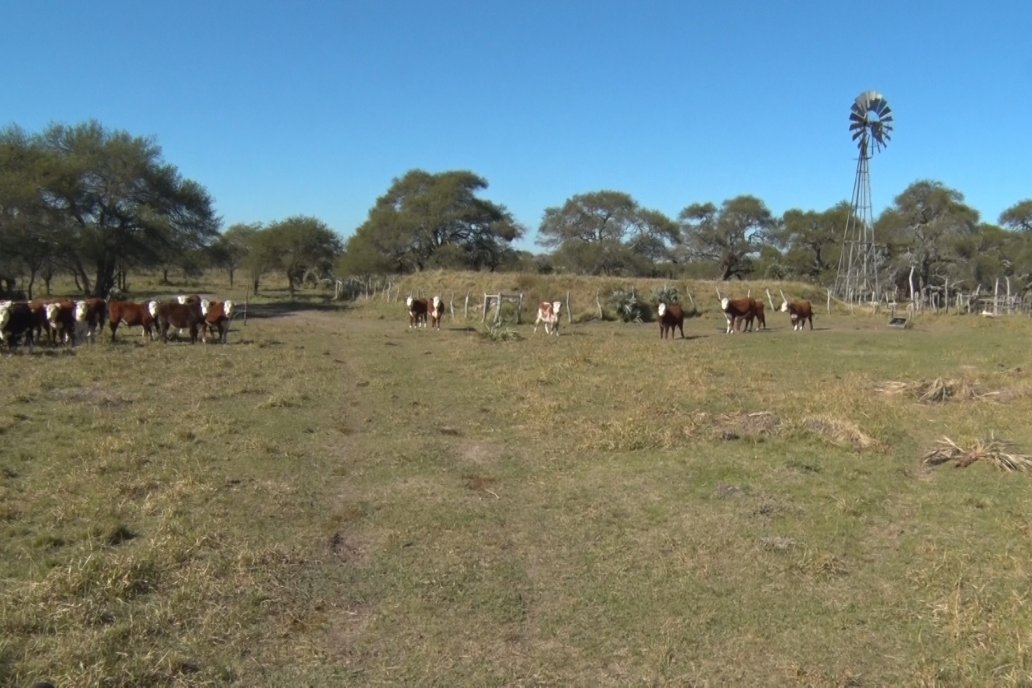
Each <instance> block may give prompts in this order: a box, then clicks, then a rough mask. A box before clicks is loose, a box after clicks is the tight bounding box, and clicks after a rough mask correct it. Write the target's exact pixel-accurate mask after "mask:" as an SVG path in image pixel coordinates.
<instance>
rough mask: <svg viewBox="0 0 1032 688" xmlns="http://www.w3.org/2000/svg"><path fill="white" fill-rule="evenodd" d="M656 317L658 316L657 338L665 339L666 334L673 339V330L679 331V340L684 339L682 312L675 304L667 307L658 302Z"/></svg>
mask: <svg viewBox="0 0 1032 688" xmlns="http://www.w3.org/2000/svg"><path fill="white" fill-rule="evenodd" d="M656 315H658V316H659V338H660V339H666V336H667V332H669V333H670V338H671V339H673V338H674V329H678V330H680V331H681V339H684V310H683V309H682V308H681V307H680V306H678V305H677V304H676V303H672V304H670V305H669V306H668V305H666V304H665V303H663V302H660V304H659V307H658V308H657V309H656Z"/></svg>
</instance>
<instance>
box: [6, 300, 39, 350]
mask: <svg viewBox="0 0 1032 688" xmlns="http://www.w3.org/2000/svg"><path fill="white" fill-rule="evenodd" d="M33 329H34V318H33V315H32V309H31V308H30V307H29V304H27V303H26V302H24V301H0V343H3V344H5V345H6V346H7V347H8V348H10V349H13V348H14V347H15V346H17V345H18V343H19V341H20V340H21V339H22V337H24V338H25V342H26V343H27V344H28V345H29V351H30V352H31V351H32V342H33V336H32V333H33Z"/></svg>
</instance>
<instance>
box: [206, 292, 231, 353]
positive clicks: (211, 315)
mask: <svg viewBox="0 0 1032 688" xmlns="http://www.w3.org/2000/svg"><path fill="white" fill-rule="evenodd" d="M201 313H202V314H203V315H204V327H205V329H207V330H209V331H211V332H213V333H217V334H218V337H219V342H221V343H222V344H225V343H226V341H227V339H228V338H229V320H230V318H232V317H233V302H232V301H230V300H229V299H227V300H225V301H208V300H207V299H203V300H201ZM204 341H208V339H207V336H205V338H204Z"/></svg>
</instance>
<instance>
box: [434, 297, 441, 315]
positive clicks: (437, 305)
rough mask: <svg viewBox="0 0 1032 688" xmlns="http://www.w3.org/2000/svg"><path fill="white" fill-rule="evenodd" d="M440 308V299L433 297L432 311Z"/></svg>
mask: <svg viewBox="0 0 1032 688" xmlns="http://www.w3.org/2000/svg"><path fill="white" fill-rule="evenodd" d="M440 307H441V297H440V296H435V297H434V310H435V311H436V310H438V309H439V308H440Z"/></svg>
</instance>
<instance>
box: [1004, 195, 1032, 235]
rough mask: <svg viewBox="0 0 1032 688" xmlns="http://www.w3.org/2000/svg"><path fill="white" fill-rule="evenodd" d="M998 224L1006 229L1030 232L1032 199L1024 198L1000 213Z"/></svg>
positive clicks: (1031, 227)
mask: <svg viewBox="0 0 1032 688" xmlns="http://www.w3.org/2000/svg"><path fill="white" fill-rule="evenodd" d="M1000 224H1001V225H1003V226H1004V227H1007V228H1008V229H1016V230H1021V231H1022V232H1032V199H1025V200H1024V201H1021V202H1020V203H1016V204H1014V205H1012V206H1011V207H1010V208H1007V209H1006V210H1004V211H1003V212H1002V213H1000Z"/></svg>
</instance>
